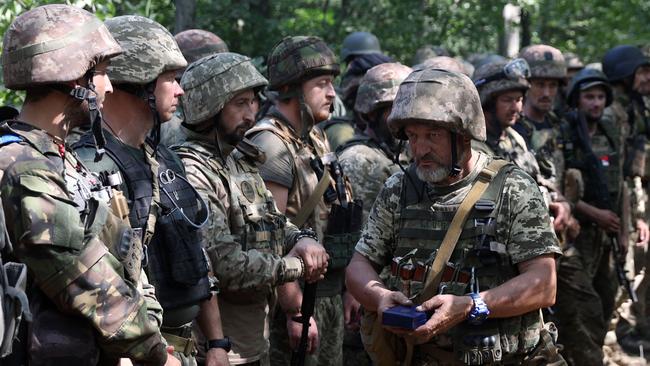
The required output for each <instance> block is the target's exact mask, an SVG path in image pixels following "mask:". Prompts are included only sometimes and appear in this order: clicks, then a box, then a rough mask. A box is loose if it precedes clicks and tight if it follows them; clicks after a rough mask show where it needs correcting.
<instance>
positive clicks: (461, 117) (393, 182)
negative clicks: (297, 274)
mask: <svg viewBox="0 0 650 366" xmlns="http://www.w3.org/2000/svg"><path fill="white" fill-rule="evenodd" d="M438 85H440V86H438ZM457 103H463V104H462V108H457V106H456V105H454V104H457ZM425 106H426V107H425ZM412 120H418V121H426V123H428V124H430V125H433V126H437V127H441V128H447V129H449V130H450V131H452V132H455V133H459V134H463V135H466V136H471V137H472V138H475V139H477V140H484V139H485V127H484V121H483V115H482V112H481V110H480V103H479V96H478V93H476V91H475V89H474V86H473V84H472V82H471V81H470V80H469V79H468V78H467V77H465V76H462V75H461V74H457V73H451V72H446V71H441V70H432V69H425V70H419V71H415V72H413V73H412V74H411V75H410V76H409V77H408V78H407V79H406V80H405V81H404V82H403V83H402V84H401V86H400V89H399V91H398V94H397V97H396V98H395V102H394V107H393V110H392V112H391V115H390V117H389V120H388V121H389V122H388V123H389V126H390V128H391V130H392V131H393V132H394V134H395V135H396V136H398V137H400V138H405V137H406V136H405V134H404V130H403V129H404V126H405V125H406V124H407V123H409V121H412ZM473 154H478V158H477V160H476V165H475V166H474V168H473V170H472V171H471V172H469V173H468V175H467V176H466V177H464V178H463V179H461V180H460V181H458V182H455V183H454V184H453V186H438V185H431V184H428V183H425V182H423V181H421V180H419V178H418V177H417V175H416V174H415V171H414V169H415V165H411V167H409V169H408V170H407V172H406V173H402V172H398V173H397V174H395V175H393V176H392V177H390V178H389V179H388V181H387V182H386V183H385V184H384V187H383V188H382V190H381V192H380V193H379V196H378V197H377V200H376V201H375V203H374V205H373V207H372V210H371V212H370V216H369V218H368V222H367V224H366V226H365V228H364V230H363V233H362V236H361V239H360V240H359V242H358V243H357V246H356V251H357V252H358V253H359V254H361V255H363V256H364V257H365V258H366V259H368V260H369V261H370V262H372V263H373V264H374V265H376V266H377V267H379V268H383V267H385V266H388V265H390V264H391V263H393V262H395V261H396V260H399V257H403V256H405V255H406V254H407V253H411V254H412V257H411V261H412V262H410V263H413V264H414V265H415V263H423V264H425V265H426V264H430V263H431V261H432V258H433V257H434V256H435V255H434V253H435V250H436V249H437V248H438V247H439V245H440V242H441V240H440V239H441V238H442V236H444V234H445V232H446V231H447V229H448V227H449V222H450V220H451V218H452V217H453V215H454V214H455V212H456V210H457V209H458V206H459V205H460V203H461V202H462V200H463V199H464V198H465V196H466V195H467V193H468V191H469V190H470V188H471V187H472V185H473V183H474V182H475V181H476V180H477V179H478V177H479V173H480V172H481V171H483V169H484V168H485V167H486V166H487V165H488V164H489V163H490V161H491V160H492V158H491V157H488V156H486V155H485V154H482V153H478V152H476V151H474V152H473ZM407 174H408V175H409V177H408V179H407ZM419 192H425V193H424V194H422V193H419ZM488 201H490V202H493V205H490V207H489V208H486V210H485V211H482V210H480V209H478V208H474V209H473V210H472V211H470V214H469V219H468V220H467V223H466V225H465V226H464V229H463V231H462V233H461V235H460V240H459V241H458V243H457V244H456V247H455V249H454V251H453V254H452V256H451V258H450V261H451V263H453V264H452V265H454V266H457V267H456V268H457V271H458V270H459V271H460V272H458V273H457V274H458V276H449V278H446V279H445V278H444V276H443V279H442V282H441V284H440V285H441V287H440V289H441V292H440V293H449V294H454V295H465V294H467V293H468V292H469V291H470V290H469V283H468V282H469V281H467V280H463V279H461V277H462V276H463V275H462V274H461V273H465V272H464V271H471V270H472V268H474V269H475V271H476V272H475V273H476V276H477V277H478V278H479V279H478V280H477V283H480V286H481V290H485V289H488V288H494V287H496V286H498V285H501V284H502V283H504V282H505V281H507V280H509V279H510V278H513V277H515V276H516V275H517V274H518V270H517V266H516V264H517V263H521V262H523V261H527V260H530V259H533V258H535V257H538V256H541V255H545V254H558V253H559V252H560V250H559V248H558V246H557V239H556V237H555V234H554V233H553V231H552V230H551V228H550V227H549V225H548V224H547V223H548V220H549V217H548V213H547V210H546V206H545V204H544V200H543V198H542V195H541V193H540V191H539V189H537V186H536V185H535V183H534V181H533V180H532V179H531V178H530V176H528V175H527V174H525V173H524V172H523V171H522V170H520V169H519V168H516V167H515V166H513V165H511V164H508V165H506V166H505V167H504V168H502V169H501V170H500V172H499V173H496V175H495V176H494V178H493V180H492V183H491V184H490V186H489V187H488V189H487V190H486V192H485V193H484V194H483V195H482V201H481V202H488ZM475 207H477V206H475ZM483 224H484V225H487V226H483V228H484V229H487V230H486V231H483V232H484V233H488V234H484V235H483V236H481V235H479V234H476V233H474V234H472V231H473V230H474V228H475V227H476V225H483ZM486 238H489V239H486ZM484 242H485V243H484ZM487 242H489V243H490V244H488V243H487ZM479 248H483V249H479ZM481 250H484V252H481ZM478 252H481V253H483V254H480V255H479V254H477V253H478ZM473 253H474V254H473ZM487 253H491V254H487ZM487 257H491V258H493V259H492V260H486V258H487ZM496 258H500V259H496ZM499 263H501V264H499ZM423 279H424V278H420V279H415V280H413V279H410V280H409V279H405V278H402V277H400V276H397V275H393V274H391V276H390V277H389V279H388V281H387V287H388V288H389V289H392V290H398V291H403V292H404V293H405V295H406V296H410V295H417V294H418V293H419V292H420V290H421V289H422V288H423V283H424V281H423ZM542 327H543V322H542V319H541V317H540V313H539V310H534V311H531V312H529V313H526V314H522V315H520V316H516V317H512V318H498V319H488V320H487V321H486V322H484V323H482V324H481V325H470V324H469V323H467V322H463V323H461V324H459V325H457V326H455V327H453V328H452V329H451V330H449V331H448V332H445V333H444V334H440V335H437V336H435V337H433V338H432V339H431V340H430V341H429V342H427V343H425V344H423V345H416V346H415V348H414V355H413V363H412V364H413V365H457V364H462V363H463V362H465V363H469V362H470V361H471V362H475V364H492V363H496V362H498V361H499V359H500V360H501V361H502V362H503V363H504V364H521V363H522V362H523V361H524V359H525V358H526V357H527V355H529V356H530V353H533V349H535V348H536V346H538V345H539V347H544V344H547V342H548V341H549V338H548V334H546V333H545V331H544V330H542V329H543V328H542ZM543 334H544V335H543ZM363 335H364V337H366V338H368V337H367V336H370V334H366V333H364V334H363ZM484 337H487V338H489V340H487V339H486V340H484V341H479V342H485V343H484V344H485V345H486V346H485V348H484V349H483V351H482V352H481V351H477V350H476V348H475V347H474V348H473V347H472V346H471V344H470V343H471V342H473V341H472V340H473V339H479V340H480V339H484ZM487 344H489V346H487ZM374 346H375V345H374V344H372V341H370V342H369V344H367V347H370V349H373V347H374ZM477 347H479V348H480V347H481V346H478V345H477ZM374 350H375V351H376V349H374ZM540 361H541V360H540ZM547 361H549V360H548V359H547Z"/></svg>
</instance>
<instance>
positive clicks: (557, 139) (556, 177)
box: [517, 113, 572, 190]
mask: <svg viewBox="0 0 650 366" xmlns="http://www.w3.org/2000/svg"><path fill="white" fill-rule="evenodd" d="M545 122H546V123H548V125H549V126H547V127H544V128H538V126H536V125H535V123H534V122H532V121H531V120H529V119H527V118H525V117H524V118H521V119H520V120H519V121H517V124H519V125H520V126H521V128H520V129H519V132H522V133H521V135H522V136H523V137H524V139H525V140H526V141H527V143H528V148H529V149H530V151H531V152H532V153H533V154H534V155H535V158H536V159H537V163H538V165H539V169H540V173H541V175H542V176H543V177H544V178H546V179H548V180H549V181H550V182H552V183H553V184H554V185H555V186H556V187H555V188H556V189H555V190H559V189H557V188H558V187H560V186H561V185H562V182H563V179H564V170H565V161H564V154H563V151H564V149H565V147H567V145H570V144H572V142H571V140H570V138H569V137H568V133H567V127H566V124H564V123H562V121H560V120H559V119H558V118H557V116H555V114H552V113H549V114H547V116H546V117H545ZM569 147H570V146H569Z"/></svg>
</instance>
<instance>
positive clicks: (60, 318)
mask: <svg viewBox="0 0 650 366" xmlns="http://www.w3.org/2000/svg"><path fill="white" fill-rule="evenodd" d="M30 301H31V310H32V314H33V317H34V318H33V322H32V324H31V326H30V327H29V332H28V354H29V358H30V359H29V365H32V366H34V365H36V366H41V365H80V366H84V365H89V366H90V365H93V366H94V365H97V363H98V362H99V357H100V349H99V346H98V345H97V341H96V340H95V334H94V333H93V329H92V327H91V326H90V324H89V323H88V322H85V321H83V320H82V319H80V318H78V317H76V316H74V315H67V314H63V313H61V312H59V311H58V310H56V307H55V306H54V305H53V304H52V303H51V302H50V301H49V300H48V299H47V298H46V297H45V295H43V294H42V293H41V292H40V291H35V294H34V296H33V297H32V298H31V299H30Z"/></svg>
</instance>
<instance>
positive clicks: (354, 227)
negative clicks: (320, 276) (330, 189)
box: [323, 200, 363, 270]
mask: <svg viewBox="0 0 650 366" xmlns="http://www.w3.org/2000/svg"><path fill="white" fill-rule="evenodd" d="M362 220H363V203H362V202H361V201H360V200H355V201H353V202H350V203H348V204H347V207H343V206H341V205H337V204H333V205H332V208H331V210H330V214H329V218H328V221H327V231H326V232H325V237H324V239H323V242H324V244H325V250H326V251H327V254H329V256H330V264H329V269H332V270H336V269H342V268H345V266H347V265H348V262H349V261H350V258H352V254H353V253H354V247H355V246H356V244H357V241H359V238H360V237H361V221H362Z"/></svg>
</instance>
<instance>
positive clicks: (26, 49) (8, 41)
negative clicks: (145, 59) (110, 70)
mask: <svg viewBox="0 0 650 366" xmlns="http://www.w3.org/2000/svg"><path fill="white" fill-rule="evenodd" d="M121 52H122V49H121V48H120V45H119V44H118V43H117V42H116V41H115V40H114V39H113V37H112V36H111V34H110V33H109V32H108V30H107V29H106V26H104V24H103V23H102V22H101V21H100V20H99V19H97V18H96V17H95V16H94V15H92V14H91V13H89V12H87V11H85V10H83V9H79V8H75V7H73V6H69V5H62V4H52V5H44V6H39V7H37V8H34V9H32V10H29V11H27V12H25V13H23V14H21V15H19V16H18V17H17V18H16V19H15V20H14V21H13V22H12V23H11V25H10V26H9V28H8V29H7V31H6V32H5V34H4V40H3V48H2V64H3V68H2V71H3V75H4V84H5V86H6V87H7V88H9V89H14V90H21V89H27V88H29V87H31V86H36V85H45V84H60V83H65V82H69V81H73V80H77V79H79V78H81V77H83V76H84V75H85V74H86V73H87V72H88V71H89V70H90V69H91V68H93V67H94V66H95V65H96V64H97V63H98V62H100V61H101V60H103V59H106V58H111V57H114V56H116V55H119V54H120V53H121Z"/></svg>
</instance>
